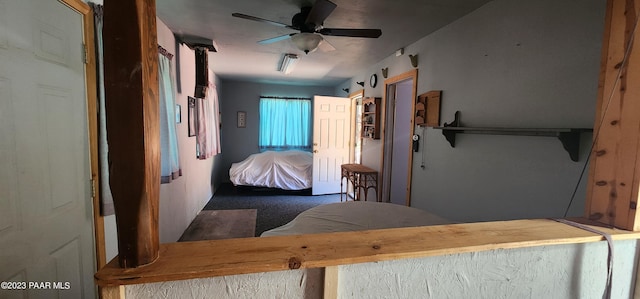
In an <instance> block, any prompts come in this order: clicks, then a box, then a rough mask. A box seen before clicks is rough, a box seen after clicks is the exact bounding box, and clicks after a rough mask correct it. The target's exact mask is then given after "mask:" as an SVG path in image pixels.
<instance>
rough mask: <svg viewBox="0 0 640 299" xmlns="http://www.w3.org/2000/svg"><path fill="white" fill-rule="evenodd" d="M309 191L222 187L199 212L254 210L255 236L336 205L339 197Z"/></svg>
mask: <svg viewBox="0 0 640 299" xmlns="http://www.w3.org/2000/svg"><path fill="white" fill-rule="evenodd" d="M310 194H311V191H310V190H304V191H285V190H274V189H266V188H251V187H238V188H235V187H234V186H233V185H232V184H223V185H222V186H220V188H218V190H217V191H216V193H215V194H214V195H213V197H212V198H211V200H209V203H207V205H206V206H205V207H204V209H203V210H237V209H256V210H258V217H257V220H256V237H257V236H260V234H262V232H264V231H266V230H270V229H272V228H276V227H278V226H281V225H284V224H286V223H287V222H289V221H291V220H293V218H295V217H296V216H298V214H300V213H302V212H304V211H306V210H308V209H310V208H313V207H315V206H318V205H322V204H329V203H335V202H340V194H330V195H316V196H312V195H310Z"/></svg>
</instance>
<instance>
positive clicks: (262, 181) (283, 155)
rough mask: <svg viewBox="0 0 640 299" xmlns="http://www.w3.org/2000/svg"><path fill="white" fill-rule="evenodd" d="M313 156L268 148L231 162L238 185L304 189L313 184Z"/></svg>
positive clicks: (300, 152)
mask: <svg viewBox="0 0 640 299" xmlns="http://www.w3.org/2000/svg"><path fill="white" fill-rule="evenodd" d="M312 166H313V156H312V155H311V153H308V152H303V151H283V152H273V151H267V152H263V153H259V154H253V155H250V156H249V157H247V158H246V159H245V160H243V161H242V162H238V163H233V164H231V169H229V177H230V179H231V182H232V183H233V184H234V185H236V186H237V185H244V186H258V187H270V188H280V189H284V190H302V189H308V188H311V175H312V173H311V171H312V168H313V167H312Z"/></svg>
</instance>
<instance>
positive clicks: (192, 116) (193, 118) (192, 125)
mask: <svg viewBox="0 0 640 299" xmlns="http://www.w3.org/2000/svg"><path fill="white" fill-rule="evenodd" d="M187 104H188V105H189V109H188V110H187V118H188V119H187V122H188V126H187V127H188V130H189V133H188V136H189V137H193V136H196V126H197V124H198V120H197V117H198V111H197V107H196V98H194V97H189V98H188V99H187Z"/></svg>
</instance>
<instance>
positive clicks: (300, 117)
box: [259, 98, 311, 150]
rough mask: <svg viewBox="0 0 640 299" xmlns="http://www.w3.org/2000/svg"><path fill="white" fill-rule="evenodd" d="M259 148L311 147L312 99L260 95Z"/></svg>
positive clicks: (286, 148) (303, 148)
mask: <svg viewBox="0 0 640 299" xmlns="http://www.w3.org/2000/svg"><path fill="white" fill-rule="evenodd" d="M259 145H260V149H261V150H288V149H300V150H310V149H311V101H310V100H298V99H295V100H292V99H277V98H276V99H273V98H261V99H260V140H259Z"/></svg>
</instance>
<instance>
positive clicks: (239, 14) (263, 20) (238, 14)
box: [231, 12, 297, 30]
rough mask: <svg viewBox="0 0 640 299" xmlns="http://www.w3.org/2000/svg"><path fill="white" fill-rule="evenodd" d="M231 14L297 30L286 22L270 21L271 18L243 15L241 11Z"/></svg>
mask: <svg viewBox="0 0 640 299" xmlns="http://www.w3.org/2000/svg"><path fill="white" fill-rule="evenodd" d="M231 15H232V16H234V17H236V18H241V19H246V20H251V21H256V22H262V23H267V24H271V25H274V26H278V27H285V28H290V29H294V30H297V29H296V28H293V27H292V26H291V25H287V24H284V23H280V22H276V21H271V20H267V19H263V18H258V17H254V16H250V15H245V14H242V13H237V12H234V13H232V14H231Z"/></svg>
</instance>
